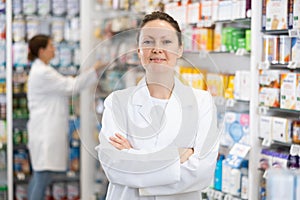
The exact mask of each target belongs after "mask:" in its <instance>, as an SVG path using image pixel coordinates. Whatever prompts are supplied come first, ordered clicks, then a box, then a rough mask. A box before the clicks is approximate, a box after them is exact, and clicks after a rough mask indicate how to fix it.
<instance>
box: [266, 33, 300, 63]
mask: <svg viewBox="0 0 300 200" xmlns="http://www.w3.org/2000/svg"><path fill="white" fill-rule="evenodd" d="M299 55H300V39H299V38H295V37H289V36H287V35H280V36H276V35H264V36H263V49H262V62H263V63H268V64H292V63H291V62H294V63H296V64H298V63H299V62H300V57H299ZM296 67H297V65H296ZM290 68H292V66H290Z"/></svg>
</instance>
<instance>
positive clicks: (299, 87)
mask: <svg viewBox="0 0 300 200" xmlns="http://www.w3.org/2000/svg"><path fill="white" fill-rule="evenodd" d="M296 110H300V74H297V83H296Z"/></svg>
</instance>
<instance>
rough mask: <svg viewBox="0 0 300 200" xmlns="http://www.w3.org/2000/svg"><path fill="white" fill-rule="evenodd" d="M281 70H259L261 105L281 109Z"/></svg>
mask: <svg viewBox="0 0 300 200" xmlns="http://www.w3.org/2000/svg"><path fill="white" fill-rule="evenodd" d="M280 73H281V71H280V70H259V100H258V101H259V105H261V106H268V107H279V103H280Z"/></svg>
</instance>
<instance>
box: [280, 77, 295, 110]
mask: <svg viewBox="0 0 300 200" xmlns="http://www.w3.org/2000/svg"><path fill="white" fill-rule="evenodd" d="M280 79H281V80H280V82H281V84H280V108H283V109H290V110H295V109H296V82H297V74H296V73H283V74H281V76H280Z"/></svg>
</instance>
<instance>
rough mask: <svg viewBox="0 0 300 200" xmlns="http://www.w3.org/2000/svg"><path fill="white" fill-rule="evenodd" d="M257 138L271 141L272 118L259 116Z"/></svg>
mask: <svg viewBox="0 0 300 200" xmlns="http://www.w3.org/2000/svg"><path fill="white" fill-rule="evenodd" d="M258 135H259V137H261V138H263V139H271V137H272V117H271V116H260V119H259V134H258Z"/></svg>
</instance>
